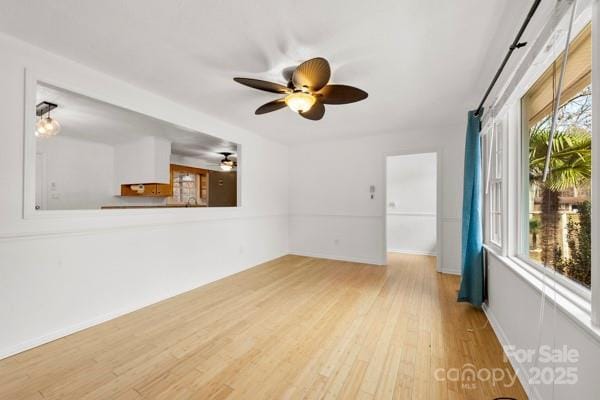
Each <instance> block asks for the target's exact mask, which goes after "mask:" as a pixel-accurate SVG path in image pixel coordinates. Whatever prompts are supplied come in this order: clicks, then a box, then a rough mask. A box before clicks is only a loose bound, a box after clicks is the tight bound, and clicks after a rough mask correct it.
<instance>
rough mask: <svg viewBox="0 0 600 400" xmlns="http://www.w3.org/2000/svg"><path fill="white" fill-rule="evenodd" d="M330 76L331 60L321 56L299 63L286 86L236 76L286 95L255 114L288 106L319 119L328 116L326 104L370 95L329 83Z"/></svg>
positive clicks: (349, 101) (241, 80) (257, 110)
mask: <svg viewBox="0 0 600 400" xmlns="http://www.w3.org/2000/svg"><path fill="white" fill-rule="evenodd" d="M330 78H331V68H330V67H329V62H327V60H326V59H324V58H322V57H317V58H312V59H310V60H308V61H305V62H303V63H302V64H300V65H299V66H298V67H296V69H295V70H294V72H293V73H292V77H291V79H290V80H289V82H288V84H287V86H285V85H281V84H279V83H274V82H268V81H263V80H260V79H252V78H233V80H234V81H236V82H238V83H241V84H242V85H246V86H250V87H251V88H254V89H259V90H264V91H266V92H271V93H279V94H284V95H285V97H282V98H279V99H277V100H273V101H270V102H268V103H266V104H263V105H262V106H260V107H258V108H257V109H256V111H255V112H254V113H255V114H257V115H258V114H266V113H269V112H272V111H277V110H279V109H282V108H284V107H286V106H287V107H289V108H290V109H292V110H293V111H295V112H297V113H298V114H300V115H301V116H302V117H304V118H306V119H310V120H314V121H316V120H320V119H321V118H323V115H325V104H348V103H354V102H357V101H361V100H364V99H366V98H367V96H368V94H367V92H365V91H364V90H361V89H358V88H355V87H353V86H348V85H328V84H327V83H328V82H329V79H330Z"/></svg>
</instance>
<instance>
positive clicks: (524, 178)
mask: <svg viewBox="0 0 600 400" xmlns="http://www.w3.org/2000/svg"><path fill="white" fill-rule="evenodd" d="M589 22H590V21H589V20H588V21H587V23H589ZM587 23H583V24H582V26H581V27H580V29H578V30H576V31H574V32H573V35H572V38H571V39H572V40H573V39H574V38H575V37H576V36H577V35H578V34H579V32H581V31H582V30H583V29H584V28H585V27H586V26H587ZM593 31H594V30H593V29H592V32H593ZM556 58H557V57H552V58H551V59H550V61H549V65H551V64H552V62H554V60H555V59H556ZM544 72H545V69H544V70H542V71H541V72H540V73H539V74H537V75H536V77H535V78H534V79H533V81H532V82H530V84H529V85H528V86H527V89H526V90H525V91H524V92H523V93H522V94H521V95H520V96H519V100H518V101H517V105H518V107H519V118H520V124H519V130H518V132H517V134H518V138H517V141H518V143H519V147H518V153H517V157H518V158H519V165H518V168H517V174H518V185H517V194H516V196H517V203H516V204H517V208H518V209H517V216H518V219H519V220H518V223H517V237H518V246H517V248H516V253H515V254H514V257H515V258H516V259H517V260H518V261H520V262H521V263H525V264H526V265H529V266H531V267H533V268H535V269H536V270H538V271H539V272H541V273H542V274H543V275H544V276H545V277H546V278H549V279H552V280H554V281H555V282H556V283H557V284H559V285H560V286H562V287H564V288H566V289H568V290H569V291H570V292H573V293H575V294H576V295H578V296H579V297H581V298H583V299H585V300H586V301H591V291H592V287H591V285H590V288H587V287H585V286H583V285H581V284H580V283H578V282H576V281H574V280H572V279H569V278H567V277H566V276H564V275H562V274H560V273H557V272H555V271H554V270H553V269H550V268H546V267H544V266H543V265H542V264H540V263H537V262H535V261H534V260H532V259H531V258H530V257H529V256H528V254H527V253H528V251H529V211H530V210H529V174H528V169H529V157H528V151H529V127H528V125H527V121H526V120H525V118H524V115H525V111H524V107H525V105H524V103H523V101H522V100H523V98H524V96H525V94H526V93H527V91H528V90H529V88H530V87H532V86H533V85H535V83H536V82H537V81H538V79H540V77H541V76H542V75H543V73H544ZM593 95H594V91H593V89H592V98H593ZM592 104H593V100H592ZM593 116H594V111H593V110H592V119H593V118H594V117H593ZM592 142H594V141H592ZM593 153H594V146H593V144H592V154H593ZM594 158H595V157H594V156H592V160H594ZM594 176H595V175H594V173H593V172H592V182H594V180H596V181H597V180H598V178H597V177H596V178H594ZM593 186H596V185H593ZM597 208H598V207H597V206H596V207H594V202H593V201H592V213H591V214H592V224H593V221H594V219H593V215H595V214H597ZM594 241H595V240H594V237H593V236H592V248H594V247H596V246H594ZM592 259H593V258H592ZM592 264H593V263H592ZM590 268H592V272H594V271H593V265H592V266H590ZM592 275H593V274H592Z"/></svg>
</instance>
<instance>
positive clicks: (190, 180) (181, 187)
mask: <svg viewBox="0 0 600 400" xmlns="http://www.w3.org/2000/svg"><path fill="white" fill-rule="evenodd" d="M171 182H172V187H173V195H172V196H171V197H169V198H168V199H167V201H168V203H169V204H174V205H175V204H177V205H182V204H183V205H194V206H206V205H208V171H206V170H204V169H201V168H194V167H188V166H184V165H175V164H171Z"/></svg>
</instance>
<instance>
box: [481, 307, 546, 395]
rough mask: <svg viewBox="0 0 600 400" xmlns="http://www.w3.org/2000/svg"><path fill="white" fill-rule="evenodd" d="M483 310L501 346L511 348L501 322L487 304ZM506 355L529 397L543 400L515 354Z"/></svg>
mask: <svg viewBox="0 0 600 400" xmlns="http://www.w3.org/2000/svg"><path fill="white" fill-rule="evenodd" d="M482 309H483V312H484V313H485V315H486V317H487V319H488V321H490V326H491V327H492V329H493V330H494V333H495V334H496V337H497V338H498V340H499V341H500V344H501V345H502V347H508V346H510V341H509V340H508V336H506V333H505V332H504V330H503V329H502V326H501V325H500V322H498V320H497V319H496V317H495V316H494V313H493V312H492V311H491V310H490V309H489V307H488V306H487V304H483V306H482ZM504 354H505V356H507V358H508V361H509V363H510V365H511V366H512V368H513V370H515V373H516V374H517V378H518V379H519V382H521V386H523V389H524V390H525V392H526V393H527V397H529V398H530V399H537V400H541V399H542V397H541V396H540V394H539V392H538V391H537V388H536V387H535V386H532V385H530V384H529V382H530V379H529V374H528V371H527V368H523V367H522V366H521V365H520V364H519V362H518V361H517V360H516V359H515V358H514V355H513V354H506V353H504Z"/></svg>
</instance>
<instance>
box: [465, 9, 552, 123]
mask: <svg viewBox="0 0 600 400" xmlns="http://www.w3.org/2000/svg"><path fill="white" fill-rule="evenodd" d="M541 2H542V0H535V1H534V2H533V4H532V5H531V8H530V9H529V12H528V13H527V17H525V21H523V24H522V25H521V28H520V29H519V32H518V33H517V36H516V37H515V40H513V42H512V44H511V45H510V47H509V48H508V53H506V56H504V60H502V64H500V68H498V71H496V75H494V79H492V83H490V86H488V88H487V90H486V91H485V94H484V95H483V99H481V103H479V106H478V107H477V110H476V111H475V116H476V117H479V116H480V115H479V114H480V113H481V110H482V108H483V105H484V104H485V101H486V100H487V98H488V96H489V95H490V93H491V91H492V89H493V88H494V86H495V85H496V82H497V81H498V78H500V74H501V73H502V71H503V70H504V67H506V63H508V60H509V59H510V56H512V53H513V51H515V50H516V49H520V48H521V47H524V46H526V45H527V42H521V36H523V33H524V32H525V28H527V25H529V22H530V21H531V18H532V17H533V14H535V12H536V11H537V9H538V6H539V5H540V3H541Z"/></svg>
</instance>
